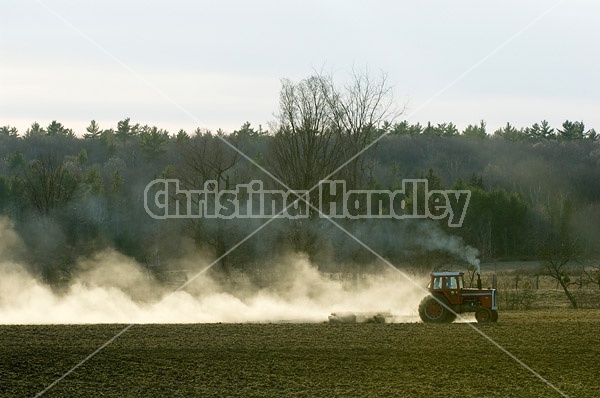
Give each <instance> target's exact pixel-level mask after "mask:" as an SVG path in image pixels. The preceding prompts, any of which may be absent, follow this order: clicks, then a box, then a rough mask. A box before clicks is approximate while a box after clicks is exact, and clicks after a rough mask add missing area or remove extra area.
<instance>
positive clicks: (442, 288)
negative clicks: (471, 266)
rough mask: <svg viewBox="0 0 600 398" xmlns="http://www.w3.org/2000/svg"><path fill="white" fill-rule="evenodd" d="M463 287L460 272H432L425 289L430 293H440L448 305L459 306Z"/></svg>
mask: <svg viewBox="0 0 600 398" xmlns="http://www.w3.org/2000/svg"><path fill="white" fill-rule="evenodd" d="M464 285H465V276H464V274H463V273H462V272H452V271H445V272H432V273H431V281H430V282H429V285H427V289H429V291H430V292H431V293H435V292H437V293H441V294H442V295H443V296H444V297H446V299H447V300H448V302H449V303H450V304H460V302H461V291H462V289H463V288H464Z"/></svg>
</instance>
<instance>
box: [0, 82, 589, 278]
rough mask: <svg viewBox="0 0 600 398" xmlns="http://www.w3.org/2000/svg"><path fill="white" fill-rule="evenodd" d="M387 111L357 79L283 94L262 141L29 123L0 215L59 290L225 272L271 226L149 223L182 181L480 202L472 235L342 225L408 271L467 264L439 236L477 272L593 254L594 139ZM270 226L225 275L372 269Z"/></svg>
mask: <svg viewBox="0 0 600 398" xmlns="http://www.w3.org/2000/svg"><path fill="white" fill-rule="evenodd" d="M393 104H394V101H393V98H392V95H391V90H390V89H389V86H388V85H387V83H386V80H385V76H380V77H375V78H374V77H372V76H369V75H367V74H356V75H354V76H352V78H351V79H350V82H349V83H347V84H345V85H341V86H340V85H338V84H336V83H335V82H334V79H333V78H332V77H331V76H322V75H316V76H311V77H309V78H306V79H303V80H301V81H299V82H292V81H289V80H283V81H282V88H281V92H280V106H279V111H278V113H277V114H276V120H275V121H274V122H273V123H271V124H270V125H269V128H268V129H263V128H262V127H261V126H259V127H258V128H255V127H253V126H251V125H250V124H249V123H244V124H243V125H242V126H241V127H240V128H239V129H237V130H235V131H233V132H231V133H225V132H223V131H221V130H218V131H216V132H211V131H208V130H205V129H200V128H198V129H196V130H195V131H193V132H187V131H184V130H179V131H178V132H176V133H171V132H168V131H166V130H164V129H161V128H159V127H157V126H148V125H141V124H138V123H134V122H133V121H131V120H130V119H129V118H124V119H123V120H121V121H119V122H118V123H117V125H116V126H111V127H107V126H100V125H99V124H98V123H97V122H95V121H91V122H90V125H89V126H88V127H87V128H86V131H85V132H78V133H77V134H76V133H75V132H74V131H73V130H72V129H69V128H67V127H66V126H63V125H62V124H61V123H60V122H58V121H52V122H51V123H50V124H49V125H48V126H46V127H43V126H40V125H39V124H38V123H37V122H34V123H33V124H32V125H31V126H30V127H29V128H28V129H27V130H26V131H25V132H23V133H20V132H19V131H18V130H17V129H16V128H15V127H12V126H4V127H0V159H2V161H0V214H2V215H3V216H4V217H6V218H8V219H10V220H11V222H12V223H13V224H14V228H15V229H16V230H17V231H18V233H19V234H20V236H21V237H22V239H23V243H24V246H25V249H24V250H22V258H23V262H24V263H25V264H27V266H28V267H29V268H30V270H31V271H32V272H35V273H37V274H39V275H41V276H42V277H43V278H44V279H45V280H47V281H48V282H50V283H58V282H60V281H64V280H68V279H69V278H70V277H72V275H73V274H74V273H75V272H76V264H77V260H78V259H79V258H81V257H85V256H89V255H92V254H93V253H95V252H96V251H98V250H101V249H103V248H107V247H112V248H115V249H116V250H118V251H120V252H122V253H124V254H126V255H128V256H131V257H134V258H135V259H137V260H138V261H139V262H140V263H142V264H144V265H146V266H147V267H148V269H149V270H153V271H160V270H161V269H164V268H168V267H170V266H171V264H172V263H173V262H174V260H176V259H178V258H180V257H184V256H188V255H189V254H190V253H193V252H198V251H202V252H210V253H211V254H212V255H213V256H215V257H220V256H222V255H224V254H225V253H227V252H228V250H229V249H230V248H232V247H233V246H234V245H236V244H237V243H238V242H240V241H241V240H242V239H244V238H245V237H246V236H247V235H248V234H250V233H251V232H253V231H254V230H255V229H256V228H258V227H259V226H260V225H261V223H264V222H266V220H241V219H232V220H223V219H206V218H201V219H188V220H186V219H177V220H175V219H169V220H155V219H152V218H151V217H149V216H148V215H147V214H146V213H145V211H144V206H143V192H144V188H145V187H146V185H147V184H148V183H149V182H150V181H151V180H153V179H155V178H177V179H179V180H180V182H181V184H182V187H184V188H188V189H200V188H201V187H202V186H203V184H204V183H205V182H206V181H217V183H218V185H219V188H220V189H231V188H232V187H235V186H236V185H237V184H243V183H248V182H250V181H252V180H261V181H264V184H265V186H266V187H269V188H272V189H282V187H281V186H280V185H279V183H278V182H277V180H279V181H282V182H284V183H285V184H286V185H287V186H288V187H290V188H292V189H299V190H308V189H311V188H313V187H314V186H316V185H317V184H318V182H319V180H320V179H322V178H324V177H326V176H327V177H328V178H329V179H343V180H345V181H346V182H347V184H348V189H359V188H360V189H386V190H390V191H395V190H399V189H401V186H402V185H401V184H402V180H403V179H408V178H423V179H427V181H428V185H429V189H469V190H471V201H470V203H469V207H468V210H467V212H466V217H465V220H464V223H463V225H462V227H460V228H450V227H448V226H447V225H446V224H444V223H443V222H435V221H431V220H429V221H427V220H425V221H424V220H339V223H340V224H341V225H342V226H343V227H344V228H345V229H346V230H347V231H349V232H350V233H352V234H354V235H355V236H356V237H358V238H359V239H361V240H363V241H364V242H365V243H366V244H367V245H368V246H370V247H371V248H372V249H374V250H375V251H377V252H378V253H380V254H381V255H382V256H384V257H385V258H387V259H389V260H390V261H391V262H393V263H394V264H398V266H404V265H411V264H412V265H414V264H418V265H420V266H424V267H434V266H437V265H440V264H447V263H449V262H452V261H460V260H461V259H460V258H459V257H460V256H458V254H457V253H456V251H452V250H447V248H445V247H444V246H443V244H442V243H440V240H439V239H436V238H435V237H436V236H440V235H439V234H443V235H444V236H450V237H454V238H457V239H461V240H462V242H464V244H465V245H470V246H472V247H475V248H477V249H478V251H479V253H480V256H481V258H482V260H503V259H506V260H515V259H518V260H524V259H532V260H533V259H537V260H544V261H547V263H548V264H551V267H552V268H551V269H550V271H553V272H555V273H556V275H557V280H563V281H564V280H566V279H565V276H566V275H567V272H566V271H565V268H564V264H563V260H564V259H565V258H566V259H567V263H568V261H570V260H573V259H580V258H583V257H586V258H594V256H596V255H597V251H598V249H600V247H599V244H598V240H597V238H596V237H597V236H598V234H599V233H600V184H599V183H598V182H599V181H600V139H599V136H598V134H597V133H596V132H595V130H593V129H586V127H585V125H584V123H583V122H576V121H575V122H573V121H569V120H567V121H565V122H564V123H563V124H562V126H560V127H558V128H553V127H551V126H550V125H549V124H548V122H546V121H542V122H540V123H539V124H538V123H536V124H534V125H533V126H529V127H525V128H516V127H514V126H512V125H511V124H509V123H507V125H506V126H505V127H503V128H501V129H498V130H496V131H494V132H488V131H487V130H486V123H485V122H484V121H481V122H479V123H478V124H473V125H469V126H467V127H466V128H465V129H464V130H462V131H459V130H458V129H457V127H456V126H455V125H454V124H452V123H442V124H437V125H433V124H431V123H428V124H427V125H426V126H422V125H420V124H419V123H414V124H411V123H409V122H408V121H406V120H403V121H398V119H399V118H400V116H401V111H399V110H398V109H396V108H395V107H394V105H393ZM364 148H368V149H367V150H365V151H364V152H361V151H363V149H364ZM235 149H238V150H239V151H241V153H243V154H244V155H241V154H240V152H237V151H236V150H235ZM358 153H360V155H359V156H355V155H356V154H358ZM246 157H247V158H246ZM249 159H251V160H252V162H250V161H249ZM257 165H258V166H257ZM264 170H267V171H268V172H269V173H268V174H267V173H265V171H264ZM310 198H311V199H310V200H311V201H313V200H314V199H313V198H316V195H311V196H310ZM338 199H340V200H341V198H338ZM406 200H408V201H410V200H411V198H410V193H407V197H406ZM270 224H271V225H269V226H267V227H265V228H264V229H263V230H261V231H260V232H259V233H257V234H256V236H253V237H252V238H251V239H249V240H247V241H246V242H245V243H244V244H242V245H241V246H240V247H238V248H237V249H236V250H235V251H233V252H231V254H229V255H227V256H224V257H223V258H222V260H221V261H220V264H219V267H217V269H218V270H219V272H222V273H224V274H225V275H226V274H228V273H230V272H234V271H237V270H245V269H249V268H252V267H260V264H261V260H262V259H264V258H265V256H269V255H272V254H273V253H281V252H285V251H286V250H292V251H301V252H304V253H307V254H308V255H309V256H310V257H311V258H312V259H313V261H315V263H317V264H319V265H320V266H322V267H324V268H326V267H332V266H334V265H331V264H335V267H344V266H347V267H359V268H360V267H364V266H366V264H371V263H373V260H374V259H373V256H372V254H371V253H369V252H368V251H367V250H365V249H364V248H363V247H361V246H359V245H357V244H356V242H355V241H353V240H352V239H351V238H350V237H349V236H348V235H346V234H345V233H343V232H341V231H340V230H339V229H338V228H337V227H336V226H334V225H332V224H331V223H329V222H328V221H327V220H326V219H323V218H322V217H319V215H318V214H316V213H315V212H314V211H311V216H310V217H309V218H308V219H304V220H290V219H278V220H275V221H273V222H270ZM436 240H437V243H436V242H434V241H436Z"/></svg>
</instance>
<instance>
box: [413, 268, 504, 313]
mask: <svg viewBox="0 0 600 398" xmlns="http://www.w3.org/2000/svg"><path fill="white" fill-rule="evenodd" d="M427 289H428V290H429V292H430V294H429V295H428V296H427V297H425V298H424V299H423V300H422V301H421V303H420V304H419V316H420V317H421V320H422V321H423V322H425V323H443V322H447V323H450V322H453V321H454V320H455V319H456V315H457V314H462V313H465V312H474V313H475V319H477V322H496V321H497V320H498V307H497V305H496V289H483V288H482V287H481V276H480V275H479V273H478V274H477V288H465V287H464V274H463V273H462V272H448V271H447V272H432V273H431V280H430V282H429V285H428V286H427Z"/></svg>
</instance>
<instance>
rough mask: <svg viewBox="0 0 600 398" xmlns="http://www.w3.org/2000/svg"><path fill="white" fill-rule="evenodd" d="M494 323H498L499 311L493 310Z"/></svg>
mask: <svg viewBox="0 0 600 398" xmlns="http://www.w3.org/2000/svg"><path fill="white" fill-rule="evenodd" d="M492 322H498V310H492Z"/></svg>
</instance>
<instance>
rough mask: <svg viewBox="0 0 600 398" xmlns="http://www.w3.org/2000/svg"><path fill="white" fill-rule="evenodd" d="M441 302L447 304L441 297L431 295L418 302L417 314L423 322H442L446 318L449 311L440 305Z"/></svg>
mask: <svg viewBox="0 0 600 398" xmlns="http://www.w3.org/2000/svg"><path fill="white" fill-rule="evenodd" d="M442 303H444V304H446V305H448V304H447V303H446V300H444V299H443V298H441V297H440V298H435V297H433V296H427V297H425V298H424V299H423V300H421V304H419V316H420V317H421V320H422V321H423V322H425V323H442V322H446V318H447V316H448V314H449V313H450V311H448V309H447V308H446V307H444V306H443V305H442Z"/></svg>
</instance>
